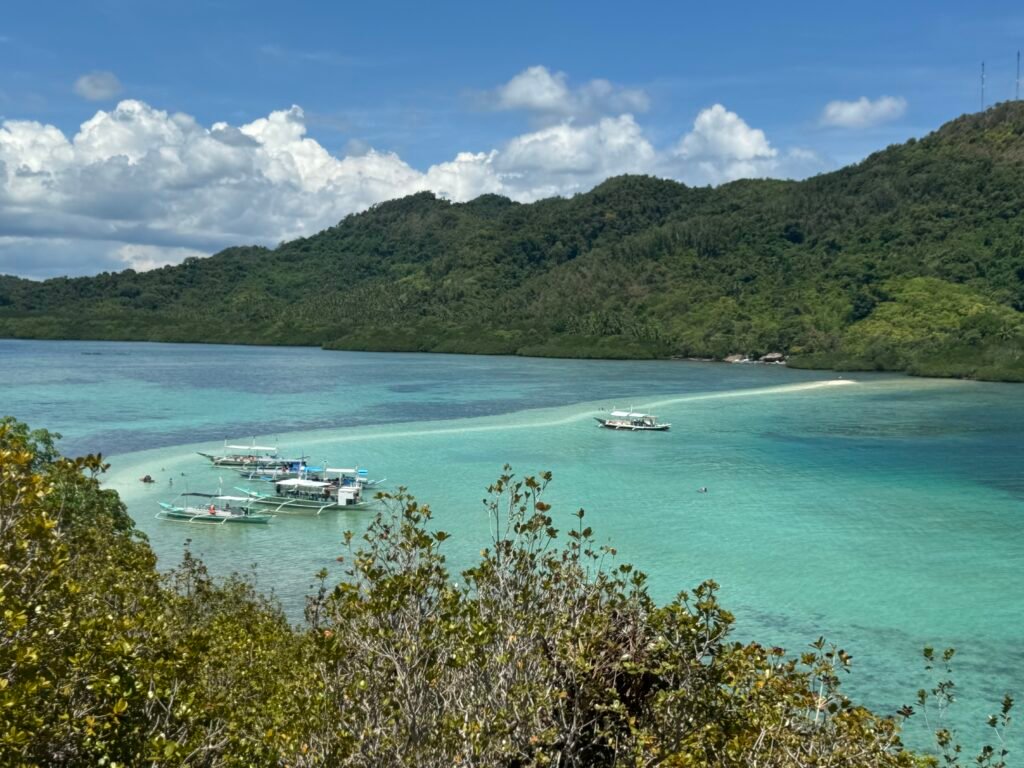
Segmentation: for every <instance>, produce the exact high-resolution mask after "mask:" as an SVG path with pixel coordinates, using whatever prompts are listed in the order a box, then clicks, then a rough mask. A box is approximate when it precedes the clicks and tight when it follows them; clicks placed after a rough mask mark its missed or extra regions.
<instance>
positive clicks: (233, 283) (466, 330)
mask: <svg viewBox="0 0 1024 768" xmlns="http://www.w3.org/2000/svg"><path fill="white" fill-rule="evenodd" d="M1022 171H1024V104H1022V103H1020V102H1014V103H1006V104H1002V105H999V106H997V107H993V108H992V109H989V110H987V111H986V112H984V113H980V114H976V115H969V116H965V117H962V118H960V119H958V120H955V121H953V122H951V123H948V124H947V125H945V126H943V127H942V128H941V129H940V130H938V131H936V132H935V133H933V134H931V135H929V136H927V137H925V138H923V139H921V140H919V141H914V140H911V141H909V142H907V143H906V144H903V145H900V146H893V147H890V148H888V149H886V150H884V151H881V152H878V153H876V154H874V155H871V156H870V157H868V158H867V159H866V160H864V161H863V162H861V163H858V164H856V165H852V166H849V167H847V168H844V169H842V170H840V171H836V172H834V173H829V174H824V175H821V176H817V177H815V178H812V179H808V180H806V181H802V182H783V181H771V180H748V181H738V182H734V183H731V184H726V185H723V186H721V187H718V188H688V187H685V186H683V185H681V184H678V183H675V182H672V181H666V180H660V179H654V178H648V177H619V178H614V179H610V180H608V181H607V182H605V183H604V184H602V185H600V186H598V187H597V188H595V189H594V190H592V191H591V192H588V193H586V194H581V195H577V196H575V197H573V198H570V199H551V200H543V201H540V202H537V203H533V204H530V205H521V204H517V203H513V202H511V201H509V200H507V199H505V198H501V197H497V196H494V195H485V196H483V197H480V198H478V199H476V200H473V201H472V202H469V203H464V204H453V203H450V202H448V201H445V200H440V199H437V198H436V197H434V196H433V195H432V194H430V193H421V194H417V195H413V196H411V197H407V198H403V199H401V200H395V201H392V202H388V203H383V204H380V205H378V206H375V207H374V208H372V209H371V210H369V211H366V212H364V213H361V214H357V215H352V216H349V217H347V218H346V219H344V220H343V221H342V222H341V223H340V224H338V225H337V226H336V227H332V228H330V229H328V230H325V231H323V232H320V233H318V234H316V235H314V236H312V237H308V238H302V239H299V240H295V241H292V242H289V243H284V244H282V245H281V246H279V247H278V248H276V249H273V250H268V249H265V248H258V247H239V248H230V249H228V250H226V251H223V252H221V253H219V254H217V255H216V256H214V257H212V258H209V259H189V260H187V261H186V262H185V263H184V264H182V265H179V266H174V267H165V268H162V269H157V270H153V271H150V272H145V273H135V272H133V271H131V270H128V271H125V272H121V273H117V274H108V273H104V274H102V275H98V276H96V277H90V278H76V279H68V278H58V279H53V280H47V281H44V282H38V283H37V282H32V281H28V280H20V279H17V278H10V277H7V278H4V277H0V334H4V335H8V336H22V337H41V338H101V339H148V340H158V341H219V342H239V343H271V344H323V345H326V346H328V347H334V348H345V349H377V350H422V351H426V350H430V351H452V352H477V353H513V354H531V355H558V356H572V357H577V356H595V357H669V356H698V357H719V358H720V357H724V356H725V355H728V354H731V353H745V354H756V353H764V352H768V351H774V350H778V351H783V352H787V353H790V354H791V355H793V356H794V362H795V363H796V364H798V365H801V364H802V365H812V366H813V365H819V366H838V367H850V368H865V367H866V368H888V369H897V370H909V371H911V372H918V373H925V374H935V375H962V376H977V377H982V378H1006V379H1015V380H1024V320H1022V318H1024V314H1022V311H1024V173H1022ZM924 316H928V317H929V318H930V319H928V320H927V322H924V323H922V321H921V318H922V317H924Z"/></svg>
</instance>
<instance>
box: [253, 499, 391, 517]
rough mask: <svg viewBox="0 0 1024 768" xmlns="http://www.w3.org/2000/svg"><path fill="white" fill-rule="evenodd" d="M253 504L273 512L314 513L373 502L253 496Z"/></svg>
mask: <svg viewBox="0 0 1024 768" xmlns="http://www.w3.org/2000/svg"><path fill="white" fill-rule="evenodd" d="M252 503H253V504H258V505H260V506H261V507H267V508H269V509H271V510H272V511H273V512H274V513H275V514H279V513H284V514H314V515H319V514H320V513H321V512H331V511H333V510H340V509H365V508H366V507H369V506H371V505H372V504H373V502H372V501H356V502H353V503H351V504H341V503H339V502H337V501H318V500H316V499H304V498H295V497H292V496H255V497H253V499H252Z"/></svg>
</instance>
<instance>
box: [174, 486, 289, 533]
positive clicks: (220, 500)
mask: <svg viewBox="0 0 1024 768" xmlns="http://www.w3.org/2000/svg"><path fill="white" fill-rule="evenodd" d="M251 505H252V499H250V498H249V497H248V496H225V495H223V494H219V493H182V494H181V495H179V496H178V497H177V498H176V499H175V500H174V501H173V502H170V503H166V502H160V511H159V512H157V513H156V516H157V519H160V520H175V521H178V522H183V523H205V524H208V525H210V524H212V525H222V524H225V523H244V524H248V525H266V524H267V523H269V522H270V521H271V520H272V519H273V517H274V516H273V515H272V514H267V513H264V512H255V511H253V510H252V506H251Z"/></svg>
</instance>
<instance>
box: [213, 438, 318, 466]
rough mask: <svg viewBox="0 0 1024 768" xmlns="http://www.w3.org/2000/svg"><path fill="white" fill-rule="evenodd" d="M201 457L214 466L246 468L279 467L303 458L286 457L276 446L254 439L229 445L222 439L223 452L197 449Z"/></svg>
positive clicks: (300, 460)
mask: <svg viewBox="0 0 1024 768" xmlns="http://www.w3.org/2000/svg"><path fill="white" fill-rule="evenodd" d="M197 453H198V454H199V455H200V456H202V457H203V458H206V459H209V460H210V462H211V463H212V464H213V465H214V466H215V467H245V468H248V469H263V468H269V467H279V466H282V465H286V464H291V463H293V462H302V461H303V458H302V457H300V458H298V459H286V458H285V457H283V456H281V454H279V453H278V451H277V448H276V447H273V446H269V445H256V441H255V440H253V442H252V443H251V444H250V445H231V444H229V443H228V441H227V440H225V441H224V453H222V454H220V455H217V454H214V453H203V452H202V451H197Z"/></svg>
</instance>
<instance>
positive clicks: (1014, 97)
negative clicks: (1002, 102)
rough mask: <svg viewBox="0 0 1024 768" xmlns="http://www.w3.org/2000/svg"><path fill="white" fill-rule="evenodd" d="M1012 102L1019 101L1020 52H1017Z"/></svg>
mask: <svg viewBox="0 0 1024 768" xmlns="http://www.w3.org/2000/svg"><path fill="white" fill-rule="evenodd" d="M1013 100H1014V101H1020V51H1017V87H1016V88H1015V89H1014V92H1013Z"/></svg>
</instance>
